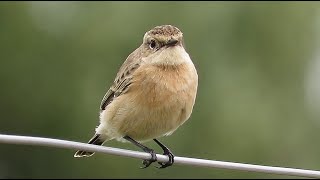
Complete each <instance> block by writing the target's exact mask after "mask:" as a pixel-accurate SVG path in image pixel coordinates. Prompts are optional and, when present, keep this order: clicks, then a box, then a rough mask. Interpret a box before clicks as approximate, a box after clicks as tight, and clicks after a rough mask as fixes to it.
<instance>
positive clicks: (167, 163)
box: [157, 150, 174, 169]
mask: <svg viewBox="0 0 320 180" xmlns="http://www.w3.org/2000/svg"><path fill="white" fill-rule="evenodd" d="M163 155H167V156H168V157H169V161H168V162H166V163H163V162H158V164H160V165H161V166H157V168H158V169H163V168H166V167H169V166H172V164H173V163H174V155H173V154H172V152H171V151H170V150H165V151H164V153H163Z"/></svg>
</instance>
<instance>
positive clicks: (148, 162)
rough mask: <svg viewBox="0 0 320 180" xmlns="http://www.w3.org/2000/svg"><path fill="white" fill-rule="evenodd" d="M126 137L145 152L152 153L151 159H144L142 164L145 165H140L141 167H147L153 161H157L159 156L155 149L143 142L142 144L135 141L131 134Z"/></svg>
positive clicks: (125, 137)
mask: <svg viewBox="0 0 320 180" xmlns="http://www.w3.org/2000/svg"><path fill="white" fill-rule="evenodd" d="M123 138H124V139H126V140H128V141H130V142H131V143H133V144H134V145H136V146H138V147H139V148H141V149H142V150H143V151H144V152H146V153H150V154H151V159H149V160H143V162H142V164H143V165H144V167H140V168H141V169H144V168H147V167H149V166H150V164H152V163H153V162H155V161H157V156H156V153H155V152H154V150H153V149H150V148H148V147H146V146H144V145H142V144H140V143H139V142H137V141H135V140H134V139H132V138H131V137H129V136H124V137H123Z"/></svg>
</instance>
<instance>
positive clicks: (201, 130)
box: [0, 2, 320, 178]
mask: <svg viewBox="0 0 320 180" xmlns="http://www.w3.org/2000/svg"><path fill="white" fill-rule="evenodd" d="M162 24H172V25H175V26H177V27H178V28H179V29H180V30H181V31H182V32H183V33H184V38H185V44H186V49H187V51H188V53H189V54H190V56H191V58H192V59H193V62H194V64H195V66H196V68H197V70H198V74H199V89H198V95H197V100H196V104H195V106H194V111H193V114H192V116H191V118H190V119H189V121H187V122H186V123H185V124H184V125H183V126H181V127H180V128H179V129H178V130H177V131H176V132H175V133H173V135H171V136H170V137H164V138H161V139H160V141H162V142H163V143H164V144H166V145H167V146H168V147H170V149H171V150H172V151H173V153H174V154H175V155H177V156H186V157H195V158H204V159H212V160H221V161H232V162H242V163H251V164H260V165H270V166H284V167H295V168H303V169H313V170H320V156H319V153H320V141H319V135H320V131H319V130H320V119H319V118H320V52H319V48H320V35H319V32H320V4H319V3H318V2H307V3H305V2H1V3H0V85H1V86H0V87H1V88H0V98H1V100H0V119H1V120H0V127H1V128H0V133H3V134H17V135H28V136H39V137H49V138H59V139H65V140H74V141H79V142H87V141H88V140H89V138H91V136H92V135H93V133H94V129H95V127H96V125H98V113H99V105H100V101H101V99H102V97H103V95H104V93H105V92H106V90H107V89H108V88H109V86H110V85H111V83H112V82H113V80H114V77H115V75H116V73H117V71H118V69H119V67H120V66H121V64H122V63H123V61H124V60H125V58H126V57H127V56H128V55H129V54H130V53H131V52H132V51H133V50H134V49H136V48H137V47H138V46H139V45H140V44H141V43H142V37H143V35H144V33H145V32H146V31H148V30H149V29H151V28H153V27H154V26H157V25H162ZM105 145H106V146H111V147H117V148H125V149H131V150H139V149H137V148H136V147H135V146H133V145H132V144H129V143H120V142H117V141H110V142H108V143H106V144H105ZM145 145H147V146H149V147H151V148H154V149H155V150H156V151H157V152H158V153H162V151H161V149H160V148H159V147H158V146H157V145H156V144H155V143H154V142H148V143H146V144H145ZM74 152H75V151H73V150H67V149H59V148H47V147H35V146H34V147H33V146H24V145H8V144H0V154H1V155H0V178H289V176H280V175H269V174H262V173H252V172H241V171H233V170H224V169H216V168H202V167H192V166H182V165H174V166H172V167H170V168H167V169H162V170H158V169H156V168H154V167H152V166H151V167H149V168H148V169H143V170H142V169H139V167H140V166H141V160H138V159H133V158H126V157H120V156H113V155H107V154H101V153H97V154H95V156H92V157H91V158H82V159H75V158H73V154H74ZM153 165H156V164H153Z"/></svg>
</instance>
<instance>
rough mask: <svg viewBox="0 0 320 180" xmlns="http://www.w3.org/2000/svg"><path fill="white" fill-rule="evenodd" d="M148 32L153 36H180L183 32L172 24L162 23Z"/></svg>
mask: <svg viewBox="0 0 320 180" xmlns="http://www.w3.org/2000/svg"><path fill="white" fill-rule="evenodd" d="M148 34H149V35H153V36H157V35H159V36H178V35H180V34H182V33H181V31H180V30H179V29H178V28H177V27H174V26H172V25H162V26H156V27H154V28H153V29H151V30H150V31H148Z"/></svg>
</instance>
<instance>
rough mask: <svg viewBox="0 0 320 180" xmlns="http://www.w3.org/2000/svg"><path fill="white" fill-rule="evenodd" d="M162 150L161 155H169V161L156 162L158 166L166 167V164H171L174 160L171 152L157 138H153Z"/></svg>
mask: <svg viewBox="0 0 320 180" xmlns="http://www.w3.org/2000/svg"><path fill="white" fill-rule="evenodd" d="M153 140H154V141H155V142H156V143H157V144H158V145H159V146H160V147H161V148H162V150H163V155H167V156H168V157H169V161H168V162H166V163H160V162H158V163H159V164H160V165H161V166H160V167H159V168H166V167H168V166H171V165H172V164H173V162H174V155H173V154H172V152H171V151H170V149H168V148H167V147H166V146H165V145H163V144H162V143H161V142H160V141H158V140H157V139H153Z"/></svg>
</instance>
